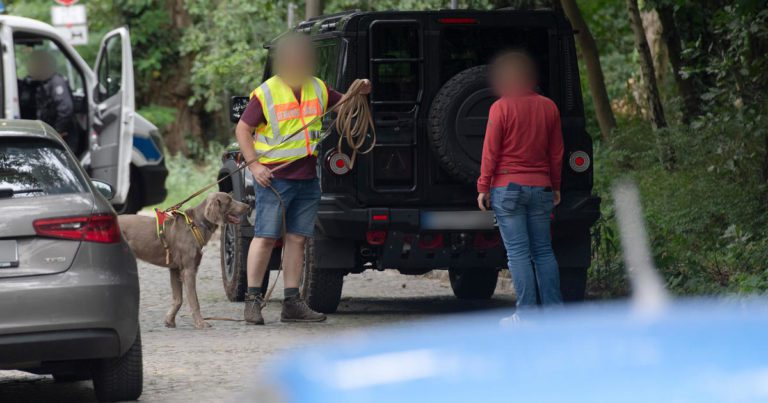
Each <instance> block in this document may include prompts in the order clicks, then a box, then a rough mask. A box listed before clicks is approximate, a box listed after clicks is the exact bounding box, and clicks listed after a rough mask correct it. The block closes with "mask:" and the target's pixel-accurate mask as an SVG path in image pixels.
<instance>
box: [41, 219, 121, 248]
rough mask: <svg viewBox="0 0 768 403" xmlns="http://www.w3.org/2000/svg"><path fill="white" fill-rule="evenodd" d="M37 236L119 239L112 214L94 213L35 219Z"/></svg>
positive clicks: (112, 240)
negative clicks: (84, 215)
mask: <svg viewBox="0 0 768 403" xmlns="http://www.w3.org/2000/svg"><path fill="white" fill-rule="evenodd" d="M33 225H34V227H35V232H36V233H37V235H39V236H44V237H51V238H61V239H72V240H77V241H87V242H99V243H116V242H119V241H120V227H119V226H118V224H117V217H116V216H115V215H113V214H95V215H92V216H87V217H63V218H45V219H40V220H35V222H34V223H33Z"/></svg>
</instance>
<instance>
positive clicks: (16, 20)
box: [0, 15, 56, 33]
mask: <svg viewBox="0 0 768 403" xmlns="http://www.w3.org/2000/svg"><path fill="white" fill-rule="evenodd" d="M0 24H4V25H10V26H12V27H22V28H26V29H32V30H36V31H44V32H51V33H55V32H56V30H55V29H54V28H53V27H52V26H51V25H50V24H47V23H45V22H43V21H40V20H35V19H32V18H27V17H19V16H16V15H0Z"/></svg>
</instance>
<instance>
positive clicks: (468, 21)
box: [437, 17, 477, 24]
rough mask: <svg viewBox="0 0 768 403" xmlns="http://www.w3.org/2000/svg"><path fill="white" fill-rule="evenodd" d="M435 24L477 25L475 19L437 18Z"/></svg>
mask: <svg viewBox="0 0 768 403" xmlns="http://www.w3.org/2000/svg"><path fill="white" fill-rule="evenodd" d="M437 22H439V23H441V24H477V18H461V17H447V18H438V20H437Z"/></svg>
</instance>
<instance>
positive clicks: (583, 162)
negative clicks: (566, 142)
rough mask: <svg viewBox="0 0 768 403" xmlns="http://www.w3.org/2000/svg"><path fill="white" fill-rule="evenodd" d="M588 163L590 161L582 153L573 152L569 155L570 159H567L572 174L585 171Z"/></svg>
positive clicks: (585, 154)
mask: <svg viewBox="0 0 768 403" xmlns="http://www.w3.org/2000/svg"><path fill="white" fill-rule="evenodd" d="M590 163H591V160H590V158H589V154H587V153H586V152H584V151H575V152H573V153H572V154H571V156H570V158H568V164H569V165H570V166H571V169H572V170H574V172H584V171H586V170H587V169H589V164H590Z"/></svg>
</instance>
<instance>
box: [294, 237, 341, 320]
mask: <svg viewBox="0 0 768 403" xmlns="http://www.w3.org/2000/svg"><path fill="white" fill-rule="evenodd" d="M315 253H316V250H315V241H314V239H311V238H310V239H308V240H307V247H306V253H305V255H304V271H303V273H302V279H301V292H302V295H303V296H304V298H305V299H306V301H307V304H308V305H309V307H310V308H312V309H314V310H315V311H317V312H322V313H333V312H336V308H338V307H339V301H341V289H342V288H343V286H344V274H345V271H344V270H341V269H339V270H333V269H318V268H317V267H315Z"/></svg>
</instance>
